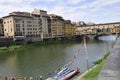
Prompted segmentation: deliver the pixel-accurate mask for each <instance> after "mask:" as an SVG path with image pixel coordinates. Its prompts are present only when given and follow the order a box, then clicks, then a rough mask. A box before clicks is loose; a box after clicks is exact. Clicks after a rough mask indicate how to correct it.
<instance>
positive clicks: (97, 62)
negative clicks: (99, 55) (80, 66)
mask: <svg viewBox="0 0 120 80" xmlns="http://www.w3.org/2000/svg"><path fill="white" fill-rule="evenodd" d="M101 62H102V59H99V60H97V61H95V62H93V63H94V64H95V65H96V64H100V63H101Z"/></svg>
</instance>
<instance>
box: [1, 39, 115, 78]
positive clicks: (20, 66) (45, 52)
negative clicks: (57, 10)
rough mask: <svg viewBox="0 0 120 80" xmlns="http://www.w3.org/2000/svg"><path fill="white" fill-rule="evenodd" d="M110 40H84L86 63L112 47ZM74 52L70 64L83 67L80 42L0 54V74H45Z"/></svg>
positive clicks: (84, 66) (68, 59) (68, 58)
mask: <svg viewBox="0 0 120 80" xmlns="http://www.w3.org/2000/svg"><path fill="white" fill-rule="evenodd" d="M113 43H114V41H92V40H90V41H88V42H87V51H88V60H89V66H92V65H93V64H92V62H93V61H95V60H97V59H100V58H102V57H103V56H104V55H105V54H106V53H107V52H108V51H109V50H111V49H112V46H113ZM76 53H78V54H77V57H76V58H75V60H74V63H73V64H72V65H71V66H70V67H71V68H75V67H80V70H81V72H84V71H85V70H86V57H85V52H84V46H83V43H81V42H71V43H66V44H54V45H47V46H36V47H31V48H28V49H23V50H20V51H18V52H12V53H6V54H0V75H2V76H8V77H11V76H15V77H19V76H22V77H25V76H28V77H29V76H34V77H35V76H39V75H43V76H48V75H50V74H53V73H54V71H55V70H58V69H59V68H61V67H62V66H63V65H65V64H66V63H68V62H69V61H70V60H71V59H73V56H74V55H75V54H76Z"/></svg>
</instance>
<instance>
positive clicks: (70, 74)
mask: <svg viewBox="0 0 120 80" xmlns="http://www.w3.org/2000/svg"><path fill="white" fill-rule="evenodd" d="M78 72H79V68H78V67H77V68H76V69H75V70H72V71H71V72H70V73H68V74H66V75H64V76H63V77H61V78H60V79H58V80H67V79H69V78H71V77H73V76H74V75H75V74H77V73H78Z"/></svg>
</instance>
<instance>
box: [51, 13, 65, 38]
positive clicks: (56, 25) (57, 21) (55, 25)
mask: <svg viewBox="0 0 120 80" xmlns="http://www.w3.org/2000/svg"><path fill="white" fill-rule="evenodd" d="M49 18H50V27H51V38H58V39H59V38H63V37H65V35H64V32H65V31H64V30H65V29H64V19H63V18H62V17H61V16H58V15H55V14H49Z"/></svg>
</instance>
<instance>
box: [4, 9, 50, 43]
mask: <svg viewBox="0 0 120 80" xmlns="http://www.w3.org/2000/svg"><path fill="white" fill-rule="evenodd" d="M3 25H4V35H5V36H6V37H12V38H13V39H14V40H21V39H24V40H26V41H33V42H34V41H41V40H43V39H44V38H47V37H48V25H47V12H46V11H43V10H38V9H35V10H34V11H33V12H32V13H29V12H12V13H10V14H9V15H8V16H5V17H3Z"/></svg>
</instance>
